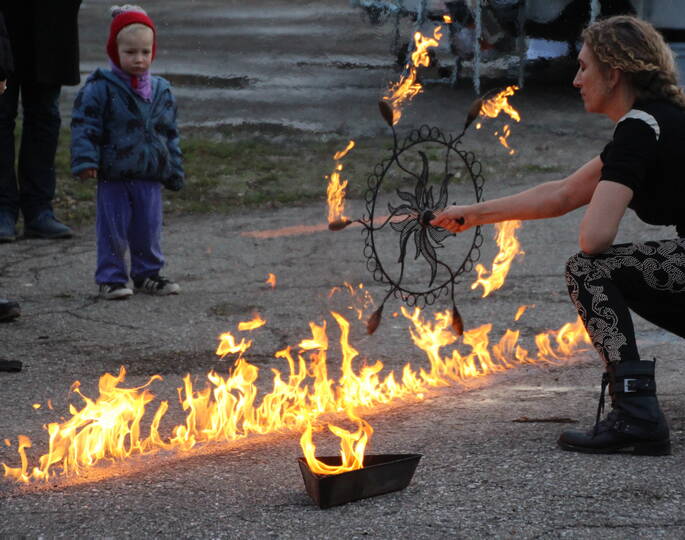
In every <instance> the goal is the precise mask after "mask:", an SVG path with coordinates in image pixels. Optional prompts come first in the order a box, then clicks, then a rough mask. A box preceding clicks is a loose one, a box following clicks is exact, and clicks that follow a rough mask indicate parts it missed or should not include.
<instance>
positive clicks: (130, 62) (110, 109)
mask: <svg viewBox="0 0 685 540" xmlns="http://www.w3.org/2000/svg"><path fill="white" fill-rule="evenodd" d="M112 17H113V18H112V23H111V26H110V33H109V39H108V41H107V54H108V56H109V59H110V68H111V69H110V70H104V69H97V70H96V71H95V72H94V73H93V74H91V75H90V76H89V77H88V79H87V80H86V83H85V85H84V86H83V88H82V89H81V90H80V92H79V93H78V95H77V97H76V100H75V102H74V108H73V113H72V121H71V170H72V173H73V174H74V175H75V176H78V177H79V178H81V179H87V178H97V179H98V183H97V214H96V234H97V269H96V271H95V281H96V283H97V284H98V285H99V295H100V297H101V298H105V299H107V300H118V299H125V298H128V297H129V296H131V295H132V294H133V291H132V290H131V289H130V288H129V287H128V286H127V284H128V272H127V270H126V261H125V256H126V250H127V248H128V250H129V252H130V258H131V273H130V275H131V279H132V280H133V286H134V289H135V291H136V292H145V293H148V294H156V295H167V294H177V293H178V292H179V290H180V287H179V286H178V284H176V283H174V282H173V281H171V280H169V279H167V278H164V277H162V276H161V275H160V274H159V272H160V270H161V269H162V267H163V266H164V257H163V255H162V249H161V246H160V239H161V232H162V193H161V191H162V185H164V186H165V187H166V188H168V189H171V190H173V191H177V190H179V189H181V187H183V179H184V174H183V169H182V166H181V150H180V148H179V136H178V130H177V128H176V102H175V100H174V97H173V95H172V93H171V88H170V86H169V83H168V81H166V80H165V79H163V78H161V77H157V76H154V75H150V64H151V63H152V60H153V59H154V57H155V49H156V30H155V25H154V23H153V22H152V20H151V19H150V17H148V15H147V14H146V13H145V11H144V10H143V9H142V8H140V7H138V6H130V5H126V6H123V7H118V6H115V7H114V8H112Z"/></svg>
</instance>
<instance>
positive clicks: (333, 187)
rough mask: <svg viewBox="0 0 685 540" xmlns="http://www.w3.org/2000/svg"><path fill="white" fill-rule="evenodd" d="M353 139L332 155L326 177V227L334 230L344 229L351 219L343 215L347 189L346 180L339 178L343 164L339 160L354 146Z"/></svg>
mask: <svg viewBox="0 0 685 540" xmlns="http://www.w3.org/2000/svg"><path fill="white" fill-rule="evenodd" d="M354 144H355V143H354V141H350V142H349V143H347V146H346V147H345V148H344V149H343V150H341V151H339V152H336V153H335V154H334V155H333V160H334V161H335V167H334V169H333V172H332V173H331V175H330V176H329V177H327V179H328V187H327V189H326V198H327V200H328V228H329V229H331V230H333V231H336V230H340V229H344V228H345V227H347V225H349V224H350V223H352V220H350V219H349V218H347V217H345V193H346V190H347V180H344V179H341V173H342V170H343V164H342V162H341V160H342V159H343V158H344V157H345V156H346V155H347V154H348V153H349V152H350V150H352V149H353V148H354Z"/></svg>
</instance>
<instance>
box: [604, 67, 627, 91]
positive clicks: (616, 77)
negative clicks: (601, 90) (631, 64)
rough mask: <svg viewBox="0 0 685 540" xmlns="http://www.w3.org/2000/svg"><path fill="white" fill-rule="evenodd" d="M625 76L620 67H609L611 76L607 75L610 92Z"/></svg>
mask: <svg viewBox="0 0 685 540" xmlns="http://www.w3.org/2000/svg"><path fill="white" fill-rule="evenodd" d="M623 78H624V73H623V71H621V70H620V69H617V68H609V76H608V77H607V86H608V89H609V92H611V91H612V90H614V89H615V88H616V87H617V86H618V85H619V84H620V82H621V80H623Z"/></svg>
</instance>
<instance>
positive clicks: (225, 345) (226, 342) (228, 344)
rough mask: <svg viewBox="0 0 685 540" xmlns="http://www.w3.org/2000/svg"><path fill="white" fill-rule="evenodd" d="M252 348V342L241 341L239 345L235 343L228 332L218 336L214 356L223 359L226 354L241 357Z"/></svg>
mask: <svg viewBox="0 0 685 540" xmlns="http://www.w3.org/2000/svg"><path fill="white" fill-rule="evenodd" d="M251 346H252V341H249V340H248V341H245V339H241V340H240V343H236V341H235V338H234V337H233V334H231V333H230V332H225V333H223V334H221V335H220V336H219V345H218V347H217V348H216V355H217V356H221V357H224V356H226V355H227V354H240V355H242V354H243V353H244V352H245V351H247V350H248V349H249V348H250V347H251Z"/></svg>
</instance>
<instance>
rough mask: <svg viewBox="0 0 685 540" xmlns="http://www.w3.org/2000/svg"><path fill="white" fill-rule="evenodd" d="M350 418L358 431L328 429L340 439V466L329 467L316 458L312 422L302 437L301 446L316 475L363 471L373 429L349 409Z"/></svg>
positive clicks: (332, 426)
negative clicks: (365, 454) (366, 450)
mask: <svg viewBox="0 0 685 540" xmlns="http://www.w3.org/2000/svg"><path fill="white" fill-rule="evenodd" d="M346 412H347V416H348V418H349V419H350V420H351V421H352V422H354V423H355V424H356V425H357V431H355V432H351V431H348V430H346V429H344V428H342V427H340V426H336V425H334V424H328V429H329V430H330V431H331V432H332V433H333V434H334V435H335V436H336V437H338V438H339V439H340V456H341V458H342V460H341V464H340V465H327V464H325V463H324V462H323V461H320V460H318V459H317V458H316V446H315V445H314V442H313V439H312V433H313V428H312V424H311V422H307V426H306V428H305V430H304V432H303V433H302V436H301V437H300V446H301V448H302V452H303V453H304V457H305V459H306V460H307V465H308V466H309V469H310V470H311V471H312V472H313V473H315V474H340V473H343V472H347V471H354V470H357V469H361V468H362V467H363V466H364V450H365V449H366V445H367V443H368V442H369V439H370V438H371V434H372V433H373V428H372V427H371V426H370V425H369V423H368V422H366V421H365V420H363V419H362V418H359V417H358V416H357V415H356V413H355V412H354V411H353V410H351V409H348V410H347V411H346Z"/></svg>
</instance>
